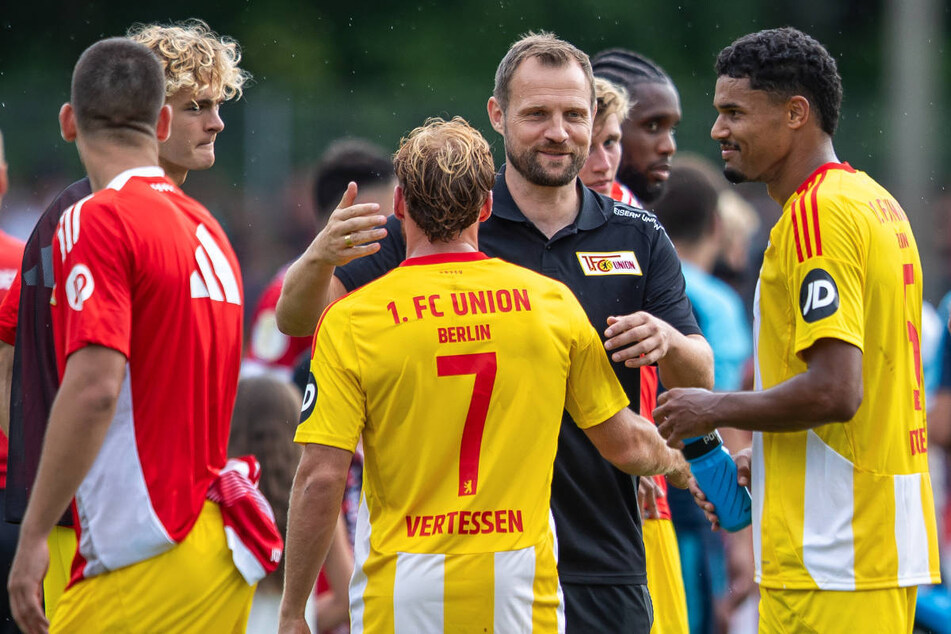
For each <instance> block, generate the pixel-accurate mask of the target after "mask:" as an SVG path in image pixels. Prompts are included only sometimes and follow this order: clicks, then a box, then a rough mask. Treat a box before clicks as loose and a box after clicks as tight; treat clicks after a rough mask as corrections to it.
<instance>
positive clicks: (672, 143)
mask: <svg viewBox="0 0 951 634" xmlns="http://www.w3.org/2000/svg"><path fill="white" fill-rule="evenodd" d="M657 152H658V153H659V154H661V155H663V156H666V157H671V156H673V155H674V154H676V153H677V141H676V140H675V139H674V131H673V129H670V130H667V131H666V132H665V133H664V134H662V135H661V137H660V143H659V145H658V146H657Z"/></svg>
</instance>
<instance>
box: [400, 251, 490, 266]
mask: <svg viewBox="0 0 951 634" xmlns="http://www.w3.org/2000/svg"><path fill="white" fill-rule="evenodd" d="M488 258H489V256H487V255H486V254H485V253H482V252H481V251H465V252H460V253H434V254H433V255H421V256H419V257H416V258H407V259H405V260H403V263H402V264H400V266H418V265H421V264H448V263H450V262H475V261H476V260H487V259H488Z"/></svg>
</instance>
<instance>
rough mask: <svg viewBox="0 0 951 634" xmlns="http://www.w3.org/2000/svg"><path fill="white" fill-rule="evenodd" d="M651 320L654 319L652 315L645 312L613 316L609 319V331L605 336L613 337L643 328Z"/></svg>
mask: <svg viewBox="0 0 951 634" xmlns="http://www.w3.org/2000/svg"><path fill="white" fill-rule="evenodd" d="M650 319H652V317H651V315H650V314H649V313H645V312H644V311H638V312H636V313H631V314H630V315H619V316H613V315H612V316H611V317H608V329H607V330H605V331H604V336H605V337H613V336H615V335H618V334H620V333H622V332H624V331H625V330H630V329H631V328H636V327H638V326H642V325H644V324H646V323H647V322H648V321H649V320H650Z"/></svg>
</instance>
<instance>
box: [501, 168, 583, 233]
mask: <svg viewBox="0 0 951 634" xmlns="http://www.w3.org/2000/svg"><path fill="white" fill-rule="evenodd" d="M505 184H506V185H507V186H508V188H509V193H510V194H511V195H512V200H514V201H515V204H516V205H518V208H519V209H521V210H522V213H523V214H525V217H526V218H528V219H529V220H530V221H531V222H532V224H533V225H535V226H536V227H538V230H539V231H541V232H542V233H544V234H545V236H547V237H548V238H551V237H552V236H553V235H555V234H556V233H558V231H559V230H561V229H563V228H565V227H567V226H568V225H570V224H571V223H572V222H574V220H575V218H576V217H577V216H578V211H579V210H580V209H581V192H580V191H579V188H578V185H577V179H575V180H572V181H571V182H570V183H568V184H567V185H562V186H560V187H545V186H542V185H536V184H534V183H531V182H529V181H528V180H526V178H525V177H524V176H522V175H521V174H520V173H519V172H518V171H516V170H515V169H514V168H513V167H512V166H511V165H509V166H507V167H506V168H505Z"/></svg>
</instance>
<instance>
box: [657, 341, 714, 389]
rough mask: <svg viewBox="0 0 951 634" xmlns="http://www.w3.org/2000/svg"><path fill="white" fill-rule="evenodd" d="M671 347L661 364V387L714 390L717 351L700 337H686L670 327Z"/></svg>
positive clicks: (659, 370)
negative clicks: (714, 355)
mask: <svg viewBox="0 0 951 634" xmlns="http://www.w3.org/2000/svg"><path fill="white" fill-rule="evenodd" d="M670 329H671V331H672V334H671V337H670V347H669V348H668V350H667V354H666V355H665V356H664V357H663V358H662V359H660V360H659V361H658V362H657V369H658V372H659V375H660V380H661V383H663V384H664V387H666V388H673V387H703V388H707V389H712V388H713V350H711V349H710V344H708V343H707V340H706V339H704V338H703V337H702V336H700V335H684V334H683V333H681V332H679V331H678V330H676V329H674V328H673V327H670Z"/></svg>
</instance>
